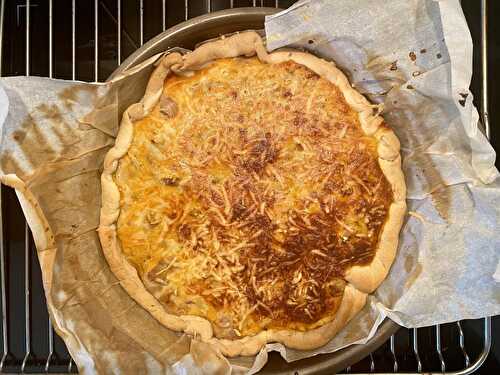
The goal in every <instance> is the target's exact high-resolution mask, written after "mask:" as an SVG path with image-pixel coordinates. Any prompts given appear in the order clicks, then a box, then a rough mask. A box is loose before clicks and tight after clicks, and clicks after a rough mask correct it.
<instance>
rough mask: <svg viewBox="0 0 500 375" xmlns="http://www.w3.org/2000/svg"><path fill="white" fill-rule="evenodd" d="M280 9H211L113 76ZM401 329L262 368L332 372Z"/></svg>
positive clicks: (255, 23) (257, 22)
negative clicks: (335, 349)
mask: <svg viewBox="0 0 500 375" xmlns="http://www.w3.org/2000/svg"><path fill="white" fill-rule="evenodd" d="M277 11H279V9H276V8H236V9H227V10H222V11H219V12H213V13H209V14H206V15H203V16H199V17H195V18H192V19H190V20H188V21H185V22H182V23H180V24H178V25H176V26H174V27H172V28H170V29H168V30H166V31H164V32H163V33H161V34H159V35H158V36H156V37H155V38H153V39H151V40H150V41H149V42H147V43H146V44H144V45H143V46H142V47H140V48H139V49H138V50H136V51H135V52H134V53H133V54H131V55H130V56H129V57H128V58H127V59H126V60H125V61H124V62H123V63H122V64H121V65H120V66H119V67H118V68H117V69H116V70H115V71H114V72H113V73H112V74H111V76H110V77H109V79H111V78H113V77H115V76H117V75H118V74H120V73H123V72H124V71H125V70H127V69H129V68H131V67H133V66H135V65H137V64H139V63H141V62H143V61H145V60H146V59H148V58H149V57H151V56H153V55H155V54H157V53H160V52H163V51H166V50H168V49H170V48H175V47H181V48H186V49H193V48H194V47H195V45H196V44H198V43H200V42H202V41H205V40H207V39H211V38H215V37H218V36H220V35H222V34H229V33H234V32H236V31H243V30H250V29H254V30H259V29H263V28H264V19H265V16H267V15H271V14H274V13H276V12H277ZM398 329H399V325H397V324H396V323H394V322H393V321H392V320H389V319H386V320H385V321H384V322H383V323H382V324H381V325H380V327H379V329H378V330H377V332H376V333H375V335H374V336H373V337H372V338H371V339H370V340H369V341H368V342H367V343H366V344H363V345H351V346H349V347H347V348H345V349H342V350H340V351H337V352H335V353H330V354H322V355H317V356H314V357H311V358H306V359H303V360H300V361H294V362H290V363H287V362H286V361H285V360H284V359H283V358H282V357H281V356H280V355H279V354H278V353H276V352H272V353H270V355H269V361H268V363H267V364H266V366H265V367H264V369H263V370H262V373H263V374H294V375H299V374H300V375H303V374H304V375H305V374H332V373H336V372H338V371H341V370H343V369H345V368H346V367H349V366H351V365H352V364H354V363H356V362H358V361H360V360H361V359H363V358H364V357H366V356H368V355H369V354H370V353H372V352H373V351H375V350H376V349H377V348H378V347H380V346H381V345H383V344H384V343H385V342H386V341H387V339H388V338H389V337H390V336H391V335H393V334H394V333H395V332H396V331H397V330H398Z"/></svg>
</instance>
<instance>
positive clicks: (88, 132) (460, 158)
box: [0, 0, 500, 374]
mask: <svg viewBox="0 0 500 375" xmlns="http://www.w3.org/2000/svg"><path fill="white" fill-rule="evenodd" d="M266 34H267V41H268V48H269V49H275V48H278V47H282V46H289V45H292V46H299V47H302V48H306V49H308V50H311V51H312V52H314V53H316V54H318V55H320V56H323V57H325V58H330V59H333V60H335V61H336V62H337V64H338V65H339V66H340V67H341V68H342V69H343V70H344V71H345V72H346V73H347V74H348V75H349V77H350V79H351V82H352V83H353V84H354V85H355V86H356V87H357V89H358V90H360V91H361V92H363V93H365V94H366V95H367V96H368V97H369V98H370V99H371V100H372V101H375V102H383V103H384V107H385V110H384V117H385V119H386V121H387V122H388V123H389V124H391V126H392V127H393V128H394V130H395V131H396V133H397V134H398V136H399V138H400V140H401V143H402V153H403V157H404V163H403V166H404V170H405V174H406V178H407V184H408V203H409V210H410V213H409V215H408V217H407V221H406V223H405V225H404V228H403V230H402V234H401V244H400V247H399V253H398V255H397V258H396V261H395V263H394V265H393V267H392V269H391V272H390V274H389V276H388V278H387V279H386V281H385V282H384V283H383V284H382V285H381V287H380V288H379V289H378V290H377V292H376V293H375V294H374V295H373V296H371V297H370V298H369V303H368V304H367V306H366V307H365V309H364V310H363V311H362V312H361V313H360V314H359V315H358V316H357V317H356V318H355V319H354V320H353V321H351V323H349V325H348V326H347V327H346V328H345V329H344V330H343V331H342V332H341V333H340V334H339V335H338V336H337V337H335V338H334V339H333V340H332V341H331V342H330V343H329V344H328V345H326V346H325V347H323V348H320V349H318V350H315V351H311V352H299V351H295V350H289V349H286V348H284V347H283V346H282V345H279V344H270V345H267V347H266V348H265V349H263V350H262V351H261V353H260V354H259V355H258V356H257V357H256V358H236V359H231V360H230V361H228V360H226V359H225V358H222V357H221V356H220V355H218V354H217V353H215V352H214V351H212V350H211V349H210V348H209V347H208V346H207V345H205V344H203V343H200V342H199V341H197V340H192V339H191V338H190V337H188V336H186V335H183V334H179V333H174V332H172V331H169V330H168V329H166V328H164V327H163V326H161V325H160V324H159V323H157V322H156V321H155V320H154V319H153V318H152V317H151V316H150V315H149V314H148V313H147V312H145V311H144V310H143V309H142V308H140V307H139V306H138V305H137V304H136V303H135V302H134V301H133V300H132V299H131V298H130V297H129V296H128V295H127V294H126V293H125V292H124V291H123V290H122V289H121V287H120V285H119V284H118V283H117V281H116V279H115V277H114V276H113V274H112V273H111V272H110V270H109V268H108V265H107V263H106V261H105V259H104V257H103V255H102V252H101V248H100V244H99V240H98V238H97V234H96V232H95V229H96V227H97V225H98V219H99V208H100V185H99V176H100V170H101V164H102V160H103V157H104V155H105V154H106V152H107V150H108V149H109V147H110V145H112V143H113V141H114V138H113V137H114V135H115V134H116V131H117V127H118V124H119V120H120V115H121V113H122V111H123V109H124V108H126V107H127V106H128V105H129V104H131V103H134V102H136V101H138V100H139V99H140V98H141V96H142V94H143V91H144V88H145V84H146V81H147V78H148V77H149V74H150V73H151V71H152V64H153V63H154V62H155V61H156V60H157V58H158V57H154V58H151V59H150V60H148V61H146V62H145V63H144V64H141V66H139V67H137V68H135V69H134V71H129V72H127V73H126V74H125V75H124V76H121V77H116V78H115V79H114V80H113V81H112V82H109V83H105V84H86V83H81V82H68V81H60V80H50V79H46V78H35V77H31V78H24V77H17V78H16V77H15V78H5V79H2V80H1V81H0V83H1V86H2V87H3V90H2V89H0V123H3V127H2V134H1V144H0V147H1V149H0V168H1V179H2V181H3V182H4V183H7V184H10V185H14V187H16V189H17V193H18V196H19V198H20V200H21V204H22V206H23V210H24V212H25V215H26V216H27V219H28V222H29V224H30V227H31V228H32V231H33V234H34V238H35V242H36V244H37V248H38V254H39V258H40V261H41V265H42V270H43V279H44V285H45V291H46V296H47V302H48V305H49V310H50V314H51V317H52V319H53V321H54V324H55V327H56V329H57V331H58V333H59V334H60V335H61V336H62V337H63V338H64V340H65V342H66V344H67V345H68V348H69V350H70V352H71V354H72V356H73V358H74V359H75V361H76V362H77V364H78V367H79V370H80V371H81V372H82V373H89V374H90V373H117V372H121V373H124V374H138V373H150V374H157V373H183V374H184V373H190V374H197V373H199V374H201V373H221V374H224V373H229V372H230V371H231V370H232V372H233V373H240V372H246V371H248V370H249V369H250V371H252V372H254V371H256V370H258V369H259V368H261V367H262V366H263V365H264V364H265V362H266V360H267V351H269V350H278V351H280V353H281V354H282V355H283V356H284V357H285V358H286V359H287V360H296V359H300V358H304V357H308V356H311V355H315V354H318V353H325V352H332V351H335V350H337V349H339V348H341V347H344V346H346V345H349V344H352V343H354V342H358V343H362V342H365V341H366V340H367V338H368V337H371V336H372V335H373V333H374V332H375V330H376V327H377V326H378V325H379V324H380V323H381V321H382V320H383V319H384V317H386V316H389V317H390V318H391V319H394V320H395V321H396V322H398V323H399V324H402V325H405V326H407V327H418V326H425V325H430V324H435V323H444V322H449V321H454V320H458V319H466V318H478V317H483V316H487V315H495V314H500V282H499V277H498V275H497V277H496V279H495V276H494V275H495V270H496V269H497V268H498V267H499V266H498V264H499V257H500V254H499V251H498V250H497V249H499V248H500V235H499V234H497V233H498V228H499V227H500V226H499V220H500V182H499V179H498V178H497V177H498V171H497V170H496V169H495V167H494V161H495V153H494V151H493V149H492V148H491V146H490V145H489V143H488V142H487V140H486V138H485V137H484V136H483V134H482V133H481V132H480V131H479V128H478V114H477V111H476V109H475V108H474V106H473V104H472V94H471V93H470V92H469V89H468V87H469V84H470V78H471V74H472V42H471V38H470V35H469V31H468V28H467V24H466V23H465V18H464V17H463V14H462V11H461V9H460V5H459V2H458V0H442V1H439V2H437V1H432V0H390V1H383V2H382V1H370V0H351V1H348V2H347V1H342V0H329V1H326V0H324V1H321V0H315V1H313V0H311V1H302V2H299V3H298V4H296V5H295V6H293V7H292V8H290V9H288V10H287V11H285V12H282V13H280V14H277V15H274V16H271V17H269V18H268V19H267V21H266ZM7 110H8V111H7ZM14 175H16V176H17V177H15V176H14ZM52 235H53V236H52ZM497 273H498V272H497ZM443 297H445V298H443Z"/></svg>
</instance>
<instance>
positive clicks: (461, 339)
mask: <svg viewBox="0 0 500 375" xmlns="http://www.w3.org/2000/svg"><path fill="white" fill-rule="evenodd" d="M457 327H458V335H459V336H458V345H459V346H460V350H461V351H462V355H463V356H464V362H465V367H469V365H470V358H469V355H468V354H467V351H466V350H465V336H464V331H463V330H462V324H460V322H457Z"/></svg>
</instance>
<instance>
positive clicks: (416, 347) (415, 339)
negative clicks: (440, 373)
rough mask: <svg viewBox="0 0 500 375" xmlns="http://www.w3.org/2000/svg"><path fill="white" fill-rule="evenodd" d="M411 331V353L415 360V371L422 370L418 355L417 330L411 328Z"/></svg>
mask: <svg viewBox="0 0 500 375" xmlns="http://www.w3.org/2000/svg"><path fill="white" fill-rule="evenodd" d="M411 332H412V334H413V335H412V336H413V340H412V344H413V354H414V355H415V359H416V361H417V372H422V362H421V361H420V355H419V353H418V330H417V329H416V328H412V330H411Z"/></svg>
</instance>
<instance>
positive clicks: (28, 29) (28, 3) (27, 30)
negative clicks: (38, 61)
mask: <svg viewBox="0 0 500 375" xmlns="http://www.w3.org/2000/svg"><path fill="white" fill-rule="evenodd" d="M30 5H31V4H30V0H26V68H25V69H26V75H27V76H29V75H30V13H31V12H30Z"/></svg>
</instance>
